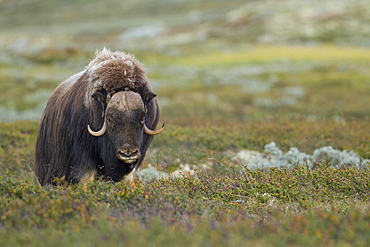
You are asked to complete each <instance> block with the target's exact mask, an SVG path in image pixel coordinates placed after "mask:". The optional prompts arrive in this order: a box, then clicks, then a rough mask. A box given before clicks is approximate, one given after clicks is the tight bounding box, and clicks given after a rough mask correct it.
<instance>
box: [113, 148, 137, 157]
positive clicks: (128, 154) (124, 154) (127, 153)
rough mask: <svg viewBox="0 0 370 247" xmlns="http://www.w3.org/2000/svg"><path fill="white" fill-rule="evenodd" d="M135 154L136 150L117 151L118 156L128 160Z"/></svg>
mask: <svg viewBox="0 0 370 247" xmlns="http://www.w3.org/2000/svg"><path fill="white" fill-rule="evenodd" d="M137 153H138V150H137V149H123V150H119V151H118V154H119V155H120V156H122V157H125V158H130V157H132V156H134V155H135V154H137Z"/></svg>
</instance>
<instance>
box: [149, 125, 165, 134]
mask: <svg viewBox="0 0 370 247" xmlns="http://www.w3.org/2000/svg"><path fill="white" fill-rule="evenodd" d="M164 127H165V124H164V123H163V125H162V127H161V128H160V129H157V130H151V129H149V128H148V127H147V126H146V124H144V132H145V133H146V134H148V135H151V136H153V135H158V134H159V133H161V132H162V131H163V130H164Z"/></svg>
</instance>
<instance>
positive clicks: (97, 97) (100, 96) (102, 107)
mask: <svg viewBox="0 0 370 247" xmlns="http://www.w3.org/2000/svg"><path fill="white" fill-rule="evenodd" d="M91 97H92V98H93V99H95V100H96V101H97V102H98V103H99V106H100V110H101V111H102V116H103V117H104V112H105V106H106V102H105V97H106V96H105V95H104V94H103V93H101V92H95V93H93V95H91Z"/></svg>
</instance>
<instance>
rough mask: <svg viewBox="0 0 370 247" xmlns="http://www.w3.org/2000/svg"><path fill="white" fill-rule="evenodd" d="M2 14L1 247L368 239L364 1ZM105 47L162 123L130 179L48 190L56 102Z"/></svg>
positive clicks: (17, 4)
mask: <svg viewBox="0 0 370 247" xmlns="http://www.w3.org/2000/svg"><path fill="white" fill-rule="evenodd" d="M112 6H114V7H112ZM82 9H83V11H81V10H82ZM298 10H299V11H298ZM0 16H1V18H0V19H1V21H0V30H1V31H0V96H1V100H0V205H1V207H0V246H54V245H66V246H67V245H68V246H101V245H109V244H114V245H128V246H130V245H138V246H142V245H143V246H145V245H153V246H218V245H224V246H245V245H253V246H297V245H300V246H323V245H327V246H366V245H367V243H369V242H370V234H369V233H370V223H369V222H370V210H369V208H370V203H369V195H370V187H369V186H370V171H369V159H370V151H369V150H370V134H369V133H370V124H369V121H370V119H369V116H370V108H369V105H370V97H369V93H370V70H369V67H370V49H369V46H370V43H369V40H370V39H369V38H370V30H369V27H368V26H367V25H366V24H367V23H368V18H369V16H370V6H369V5H368V4H367V1H362V0H359V1H345V0H339V1H334V0H333V1H331V0H330V1H325V2H323V1H310V2H307V1H293V0H287V1H276V2H273V3H272V2H271V1H264V0H262V1H248V2H246V1H241V0H232V1H227V2H225V1H195V0H194V1H165V2H164V1H159V0H152V1H145V3H144V2H142V1H133V0H125V1H113V0H107V1H92V2H89V3H88V4H87V2H86V1H82V0H78V1H46V2H45V1H26V0H19V1H1V2H0ZM104 46H106V47H109V48H110V49H111V50H124V51H126V52H129V53H132V54H135V56H136V57H137V58H138V59H139V60H141V61H142V62H143V63H144V64H145V65H146V66H147V68H148V73H147V76H148V79H149V81H150V82H151V84H152V85H153V89H154V91H155V92H156V93H157V95H158V96H157V98H158V104H159V106H160V108H161V117H160V120H159V121H160V122H166V123H167V127H166V129H165V131H163V132H162V133H161V135H159V136H158V137H157V138H155V139H154V141H153V143H152V145H151V147H150V148H149V150H148V153H147V157H146V159H145V160H144V162H143V164H142V170H141V171H140V172H139V173H138V175H137V178H136V179H134V180H133V181H132V183H131V184H128V183H125V182H118V183H115V184H112V183H110V182H106V181H101V180H98V181H96V182H93V183H92V182H91V183H86V184H77V185H71V186H67V185H64V186H56V187H48V186H47V187H41V186H39V184H38V182H37V180H36V179H35V177H34V175H33V173H32V171H31V168H32V167H33V165H34V156H35V151H34V150H35V149H34V147H35V142H36V135H37V128H38V125H39V119H40V117H41V113H42V111H43V109H44V107H45V104H46V101H47V99H48V98H49V97H50V95H51V93H52V91H53V90H54V89H55V87H56V86H57V85H58V84H59V83H60V82H61V81H63V80H65V79H66V78H68V77H69V76H70V75H72V74H75V73H77V72H78V71H81V70H82V69H83V68H84V66H85V65H86V63H87V62H88V59H90V58H91V57H93V56H94V52H95V50H96V49H99V50H100V49H102V47H104ZM56 182H57V183H58V181H56Z"/></svg>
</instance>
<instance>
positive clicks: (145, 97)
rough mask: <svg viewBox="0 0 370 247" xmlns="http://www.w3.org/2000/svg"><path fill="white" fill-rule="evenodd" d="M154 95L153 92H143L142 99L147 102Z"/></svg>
mask: <svg viewBox="0 0 370 247" xmlns="http://www.w3.org/2000/svg"><path fill="white" fill-rule="evenodd" d="M156 96H157V95H156V94H155V93H153V92H145V93H144V95H143V100H144V102H148V101H150V100H151V99H153V98H154V97H156Z"/></svg>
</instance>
